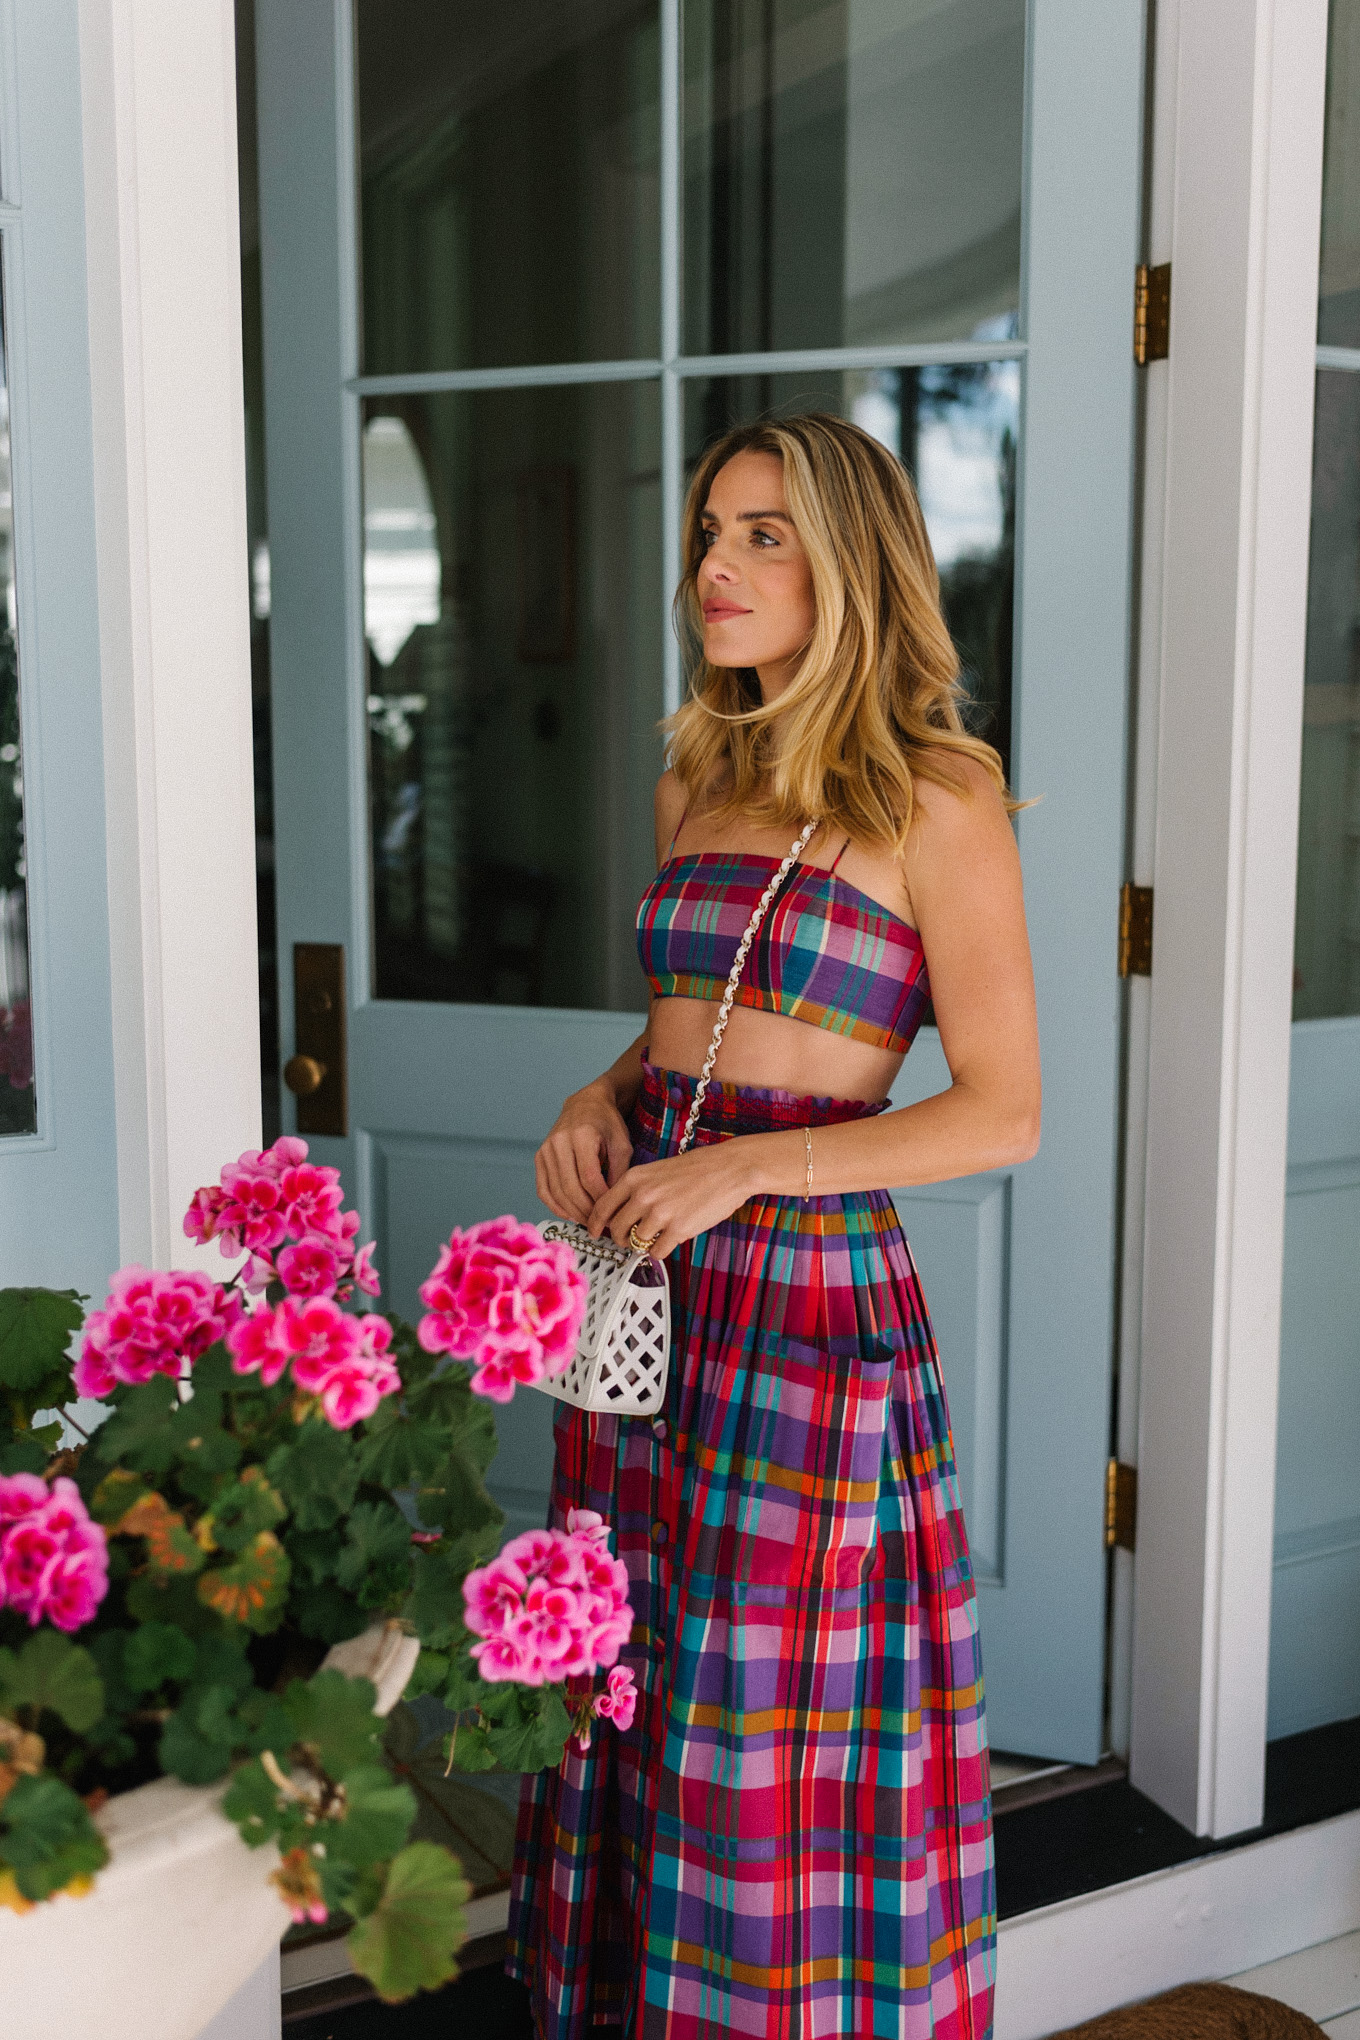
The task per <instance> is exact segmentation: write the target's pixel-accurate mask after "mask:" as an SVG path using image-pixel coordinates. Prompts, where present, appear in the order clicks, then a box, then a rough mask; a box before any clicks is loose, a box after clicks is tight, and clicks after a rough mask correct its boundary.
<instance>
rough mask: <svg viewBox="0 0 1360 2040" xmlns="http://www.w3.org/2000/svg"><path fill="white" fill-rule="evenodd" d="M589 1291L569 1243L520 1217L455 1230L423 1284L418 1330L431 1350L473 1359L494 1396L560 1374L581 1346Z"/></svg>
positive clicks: (479, 1382) (482, 1389)
mask: <svg viewBox="0 0 1360 2040" xmlns="http://www.w3.org/2000/svg"><path fill="white" fill-rule="evenodd" d="M588 1294H589V1290H588V1285H587V1283H586V1279H585V1277H584V1275H582V1273H581V1271H580V1269H579V1268H578V1267H577V1265H576V1256H575V1255H574V1254H573V1253H572V1251H571V1249H570V1247H568V1246H567V1245H566V1243H565V1241H562V1240H545V1239H544V1238H543V1235H542V1234H541V1233H540V1232H539V1231H538V1230H537V1228H536V1227H534V1226H531V1225H522V1224H521V1223H520V1221H519V1220H518V1219H515V1218H508V1217H507V1218H493V1219H485V1220H483V1221H482V1222H481V1223H480V1224H478V1225H473V1226H469V1227H468V1228H467V1230H466V1231H465V1232H462V1231H459V1230H457V1229H455V1230H454V1231H453V1232H452V1233H451V1234H450V1235H449V1240H448V1244H447V1245H446V1246H443V1247H441V1248H440V1250H439V1258H438V1260H437V1261H436V1262H435V1265H434V1267H433V1269H432V1270H431V1271H430V1274H429V1276H428V1277H427V1279H426V1280H425V1282H424V1283H422V1285H421V1290H420V1296H421V1301H422V1302H423V1303H424V1304H426V1305H427V1306H428V1308H427V1311H426V1314H425V1316H424V1317H423V1318H422V1319H421V1320H420V1323H419V1325H418V1326H417V1328H416V1336H417V1337H418V1338H419V1340H420V1343H421V1345H422V1346H423V1347H424V1348H425V1351H426V1352H427V1353H451V1354H453V1355H454V1357H455V1358H456V1359H459V1360H470V1361H472V1362H473V1364H474V1368H475V1370H476V1371H475V1372H474V1374H473V1379H472V1386H473V1388H474V1389H475V1390H476V1392H477V1393H478V1394H479V1395H484V1396H487V1397H489V1398H490V1399H491V1400H492V1401H494V1402H509V1401H510V1399H511V1397H512V1396H513V1395H514V1392H515V1390H516V1388H518V1387H520V1386H522V1385H525V1384H529V1383H532V1382H535V1381H541V1380H542V1378H543V1376H544V1375H545V1374H548V1373H553V1374H557V1373H560V1372H561V1370H562V1369H563V1367H565V1366H566V1365H567V1363H568V1361H569V1360H570V1359H571V1356H572V1353H573V1352H574V1351H575V1348H576V1337H577V1333H578V1332H579V1330H580V1327H581V1319H582V1318H583V1317H584V1315H585V1308H586V1301H587V1297H588Z"/></svg>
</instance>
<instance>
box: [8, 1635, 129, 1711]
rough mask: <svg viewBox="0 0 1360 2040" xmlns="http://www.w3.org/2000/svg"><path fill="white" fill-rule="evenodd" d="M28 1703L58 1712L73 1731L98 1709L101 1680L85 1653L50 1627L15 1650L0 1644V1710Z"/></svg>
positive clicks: (100, 1706)
mask: <svg viewBox="0 0 1360 2040" xmlns="http://www.w3.org/2000/svg"><path fill="white" fill-rule="evenodd" d="M20 1707H32V1708H36V1709H37V1710H38V1712H39V1713H43V1712H50V1713H52V1714H56V1715H59V1716H60V1717H61V1719H62V1720H63V1721H64V1722H65V1723H66V1726H67V1727H68V1728H69V1729H73V1730H74V1731H75V1733H76V1734H77V1735H80V1734H83V1733H84V1731H85V1730H86V1729H87V1728H93V1727H94V1724H95V1723H96V1721H98V1719H99V1717H100V1715H101V1714H102V1713H103V1712H104V1681H103V1680H102V1679H101V1678H100V1676H99V1667H98V1666H97V1665H96V1664H95V1661H94V1659H93V1658H92V1657H91V1656H90V1653H89V1652H88V1651H87V1650H85V1649H84V1648H82V1646H81V1645H80V1644H78V1643H72V1642H71V1640H70V1638H69V1637H67V1636H63V1635H61V1633H60V1632H59V1631H58V1630H55V1629H42V1630H39V1632H38V1634H37V1635H36V1636H35V1637H32V1638H31V1639H30V1640H29V1642H27V1643H25V1644H23V1645H22V1646H21V1647H20V1649H19V1650H17V1651H13V1650H0V1713H5V1714H10V1715H12V1714H13V1713H14V1712H15V1710H16V1709H17V1708H20Z"/></svg>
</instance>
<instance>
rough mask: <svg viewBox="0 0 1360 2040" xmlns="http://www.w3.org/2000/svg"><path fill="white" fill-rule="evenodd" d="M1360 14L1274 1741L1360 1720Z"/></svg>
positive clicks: (1323, 572) (1274, 1662) (1326, 234)
mask: <svg viewBox="0 0 1360 2040" xmlns="http://www.w3.org/2000/svg"><path fill="white" fill-rule="evenodd" d="M1358 57H1360V8H1357V7H1356V6H1355V5H1354V4H1353V0H1333V4H1332V9H1331V21H1330V37H1329V51H1328V81H1327V138H1326V151H1325V155H1324V170H1323V205H1322V273H1321V292H1320V299H1319V305H1318V341H1319V346H1318V376H1317V408H1316V414H1315V419H1316V422H1315V428H1314V445H1313V521H1312V538H1311V546H1310V557H1309V585H1308V649H1307V663H1306V667H1305V673H1304V690H1303V738H1302V740H1303V778H1302V789H1301V795H1302V797H1301V801H1300V814H1299V880H1298V907H1297V920H1296V926H1295V944H1294V1028H1293V1045H1292V1053H1291V1059H1290V1072H1289V1176H1288V1198H1287V1202H1286V1206H1285V1261H1284V1300H1283V1310H1282V1318H1281V1350H1280V1416H1279V1444H1278V1463H1277V1470H1276V1485H1275V1575H1274V1590H1273V1600H1272V1610H1271V1634H1270V1714H1269V1727H1268V1733H1269V1734H1270V1735H1271V1736H1281V1735H1292V1734H1295V1733H1297V1732H1298V1731H1300V1730H1303V1729H1307V1728H1314V1727H1317V1726H1318V1725H1319V1724H1321V1723H1322V1722H1327V1721H1338V1720H1343V1719H1347V1718H1349V1717H1351V1716H1354V1715H1357V1714H1360V659H1358V656H1357V654H1358V652H1360V287H1358V286H1360V271H1357V268H1356V264H1355V257H1354V249H1355V246H1356V240H1357V235H1358V234H1360V173H1358V172H1357V169H1356V166H1355V164H1354V162H1353V160H1352V159H1351V157H1350V156H1349V155H1348V152H1347V149H1346V146H1345V135H1346V123H1347V121H1348V120H1349V121H1351V122H1353V121H1354V120H1355V117H1356V114H1357V111H1360V106H1358V105H1357V100H1356V87H1355V83H1354V81H1355V79H1356V77H1357V75H1358V74H1357V65H1356V60H1357V58H1358Z"/></svg>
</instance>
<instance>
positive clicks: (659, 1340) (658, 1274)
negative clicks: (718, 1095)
mask: <svg viewBox="0 0 1360 2040" xmlns="http://www.w3.org/2000/svg"><path fill="white" fill-rule="evenodd" d="M816 827H817V824H816V822H809V823H808V825H807V827H806V828H805V829H804V830H803V832H802V834H801V835H800V836H799V838H798V840H797V842H796V843H795V844H794V845H793V847H792V849H791V850H790V851H789V854H788V856H787V857H786V858H785V859H784V861H783V863H782V864H781V865H780V867H779V869H778V870H777V871H776V872H775V874H774V877H773V878H772V879H771V880H770V882H769V884H768V885H767V886H766V888H765V890H764V892H763V893H762V894H761V895H760V898H759V899H758V900H757V901H756V904H755V907H754V908H753V910H752V913H751V918H750V920H749V921H748V922H747V924H746V933H745V934H744V935H743V936H742V938H741V941H740V942H739V943H738V944H737V953H736V955H735V957H734V958H733V959H732V968H731V970H730V971H729V972H728V976H727V989H726V990H725V991H724V993H723V997H722V1004H721V1006H719V1008H718V1018H717V1020H716V1022H715V1023H714V1028H713V1039H712V1040H711V1041H710V1042H709V1044H708V1054H707V1055H706V1056H705V1057H704V1067H703V1070H702V1071H701V1073H700V1076H699V1081H698V1083H697V1084H696V1085H695V1087H694V1097H693V1099H692V1100H691V1103H690V1108H689V1116H688V1118H687V1119H686V1121H685V1130H684V1132H683V1133H682V1134H681V1136H680V1143H679V1146H678V1147H677V1148H676V1153H677V1154H680V1155H682V1154H684V1152H685V1150H686V1148H688V1146H689V1145H690V1143H691V1141H692V1140H693V1139H694V1129H695V1127H696V1126H697V1125H698V1123H699V1111H700V1108H701V1106H702V1105H703V1102H704V1093H705V1092H706V1091H707V1089H708V1080H709V1078H710V1077H711V1076H712V1074H713V1065H714V1063H715V1062H716V1061H717V1057H718V1049H719V1046H720V1044H721V1042H722V1038H723V1035H724V1034H725V1033H726V1032H727V1022H728V1018H729V1016H730V1014H731V1011H732V1001H733V1000H734V999H735V998H736V995H737V982H738V980H739V978H740V977H741V973H742V971H743V969H744V968H745V964H746V958H747V956H748V954H749V952H750V948H751V944H752V942H754V940H755V936H756V930H757V929H758V928H759V926H760V924H761V922H762V921H763V920H764V918H765V915H766V912H767V911H768V909H769V905H770V902H771V900H773V898H774V896H775V894H776V893H777V892H778V890H779V888H780V886H781V885H782V884H783V883H784V880H785V879H786V878H787V877H788V875H789V872H790V871H791V870H792V868H793V866H794V864H795V863H796V862H797V860H798V858H799V857H800V856H801V855H802V853H803V851H804V850H805V849H806V847H807V845H808V842H809V841H810V839H811V837H812V834H813V832H814V830H815V829H816ZM539 1231H540V1232H541V1233H542V1235H543V1237H544V1239H545V1240H565V1241H566V1243H567V1245H568V1246H569V1247H571V1248H572V1249H573V1250H574V1251H575V1254H576V1258H577V1262H578V1264H579V1266H580V1269H581V1273H582V1274H583V1275H584V1276H585V1278H586V1280H587V1282H588V1283H589V1284H590V1297H589V1301H588V1302H587V1304H586V1314H585V1317H584V1318H583V1319H582V1321H581V1330H580V1334H579V1337H578V1339H577V1345H576V1351H575V1353H574V1354H573V1355H572V1358H571V1361H570V1363H569V1364H568V1366H567V1367H566V1369H565V1370H564V1372H563V1373H561V1374H551V1375H549V1374H545V1375H544V1377H543V1379H542V1380H541V1381H536V1382H535V1383H534V1387H535V1388H541V1389H542V1391H543V1393H544V1394H545V1395H553V1396H556V1397H557V1399H558V1401H559V1402H566V1403H574V1404H575V1406H576V1408H577V1409H581V1410H597V1411H600V1412H602V1413H606V1414H608V1415H610V1416H616V1417H650V1416H653V1415H654V1414H655V1413H656V1411H657V1410H659V1409H660V1408H661V1405H662V1403H663V1402H664V1401H665V1398H666V1374H667V1369H668V1367H669V1364H670V1350H671V1295H670V1290H669V1288H668V1287H667V1283H666V1271H665V1269H664V1268H663V1267H662V1265H661V1263H660V1262H659V1261H655V1260H653V1258H652V1256H651V1255H650V1254H647V1253H638V1252H637V1251H635V1250H634V1251H630V1250H629V1249H628V1248H627V1247H618V1246H615V1244H614V1242H613V1240H611V1239H610V1238H609V1236H608V1235H607V1234H606V1235H605V1236H604V1237H603V1238H602V1239H598V1240H597V1239H593V1238H592V1237H591V1235H590V1234H589V1233H588V1232H587V1231H586V1229H585V1227H584V1226H583V1225H577V1224H576V1223H575V1221H574V1220H572V1219H566V1218H551V1219H549V1220H547V1222H546V1223H545V1224H543V1225H541V1226H540V1227H539Z"/></svg>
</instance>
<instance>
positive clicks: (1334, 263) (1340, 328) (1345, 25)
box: [1318, 0, 1360, 347]
mask: <svg viewBox="0 0 1360 2040" xmlns="http://www.w3.org/2000/svg"><path fill="white" fill-rule="evenodd" d="M1357 110H1360V0H1331V6H1330V8H1329V9H1328V27H1327V125H1326V148H1325V153H1324V155H1323V167H1322V268H1321V272H1320V274H1319V277H1318V339H1319V341H1320V342H1321V343H1322V344H1323V346H1326V347H1360V120H1357V118H1356V115H1357Z"/></svg>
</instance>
